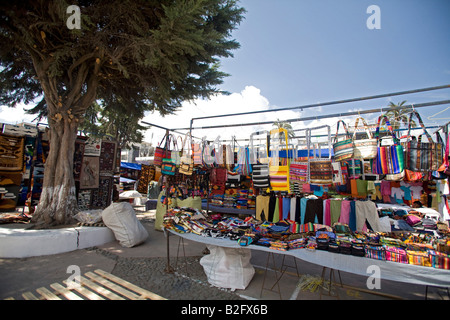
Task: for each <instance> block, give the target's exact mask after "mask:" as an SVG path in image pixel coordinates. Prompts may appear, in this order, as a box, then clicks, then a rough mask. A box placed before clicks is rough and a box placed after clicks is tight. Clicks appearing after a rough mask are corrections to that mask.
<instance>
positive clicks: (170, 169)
mask: <svg viewBox="0 0 450 320" xmlns="http://www.w3.org/2000/svg"><path fill="white" fill-rule="evenodd" d="M176 168H177V166H176V164H175V163H174V162H173V161H172V159H171V158H164V159H163V160H162V164H161V174H163V175H168V176H174V175H175V171H176Z"/></svg>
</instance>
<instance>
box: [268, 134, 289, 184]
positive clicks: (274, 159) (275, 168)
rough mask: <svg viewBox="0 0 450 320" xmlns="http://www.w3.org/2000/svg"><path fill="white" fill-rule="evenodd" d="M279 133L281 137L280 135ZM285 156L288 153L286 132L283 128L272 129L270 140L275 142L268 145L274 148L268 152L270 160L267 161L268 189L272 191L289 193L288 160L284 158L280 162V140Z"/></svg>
mask: <svg viewBox="0 0 450 320" xmlns="http://www.w3.org/2000/svg"><path fill="white" fill-rule="evenodd" d="M280 133H281V135H280ZM283 136H284V140H285V141H284V143H283V147H284V144H285V148H286V149H285V150H286V155H287V153H288V151H289V149H288V134H287V130H286V129H284V128H279V129H274V130H271V131H270V139H271V141H272V140H273V141H275V142H276V143H270V145H271V146H274V148H273V149H272V150H271V152H270V160H269V180H270V189H271V190H272V191H287V192H289V191H290V186H289V159H288V158H284V159H283V160H280V151H281V150H280V147H281V143H280V140H281V139H283Z"/></svg>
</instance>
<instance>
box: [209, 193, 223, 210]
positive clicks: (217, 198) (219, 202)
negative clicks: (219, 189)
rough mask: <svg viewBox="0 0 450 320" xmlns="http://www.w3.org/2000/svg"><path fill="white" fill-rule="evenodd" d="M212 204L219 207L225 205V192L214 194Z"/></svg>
mask: <svg viewBox="0 0 450 320" xmlns="http://www.w3.org/2000/svg"><path fill="white" fill-rule="evenodd" d="M211 204H212V205H214V206H218V207H223V194H213V195H212V197H211Z"/></svg>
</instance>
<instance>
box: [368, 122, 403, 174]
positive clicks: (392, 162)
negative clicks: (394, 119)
mask: <svg viewBox="0 0 450 320" xmlns="http://www.w3.org/2000/svg"><path fill="white" fill-rule="evenodd" d="M382 119H384V120H385V121H386V125H387V127H388V130H389V132H390V133H391V135H392V139H393V144H391V145H382V144H381V139H380V124H381V120H382ZM375 137H376V138H377V141H378V147H377V156H376V158H375V159H374V162H373V173H375V174H401V173H403V170H404V169H405V162H404V157H403V147H402V145H401V144H400V141H399V139H398V138H397V137H396V135H395V133H394V131H393V129H392V126H391V124H390V123H389V119H388V118H387V117H386V116H385V115H381V116H380V117H379V118H378V124H377V130H376V132H375Z"/></svg>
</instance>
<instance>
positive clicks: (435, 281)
mask: <svg viewBox="0 0 450 320" xmlns="http://www.w3.org/2000/svg"><path fill="white" fill-rule="evenodd" d="M170 232H171V234H176V235H178V236H180V237H183V238H184V239H187V240H192V241H196V242H201V243H204V244H207V245H215V246H220V247H226V248H240V249H242V248H243V247H242V246H240V245H239V244H238V243H237V241H233V240H230V239H224V238H212V237H203V236H198V235H196V234H193V233H178V232H175V231H170ZM166 236H167V235H166ZM244 248H248V249H251V250H259V251H267V252H272V253H279V254H286V255H290V256H294V257H296V258H298V259H300V260H303V261H307V262H310V263H314V264H317V265H321V266H324V267H328V268H333V269H335V270H341V271H345V272H349V273H353V274H358V275H361V276H367V277H369V276H373V275H374V274H373V272H372V271H368V267H369V266H378V267H379V268H380V273H379V275H380V277H381V279H385V280H392V281H400V282H406V283H412V284H420V285H430V286H438V287H450V270H444V269H437V268H433V267H422V266H416V265H411V264H405V263H398V262H391V261H382V260H376V259H370V258H365V257H357V256H352V255H346V254H340V253H333V252H328V251H323V250H313V251H312V250H308V249H294V250H288V251H279V250H274V249H269V248H267V247H263V246H258V245H252V244H251V245H249V246H247V247H244Z"/></svg>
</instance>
